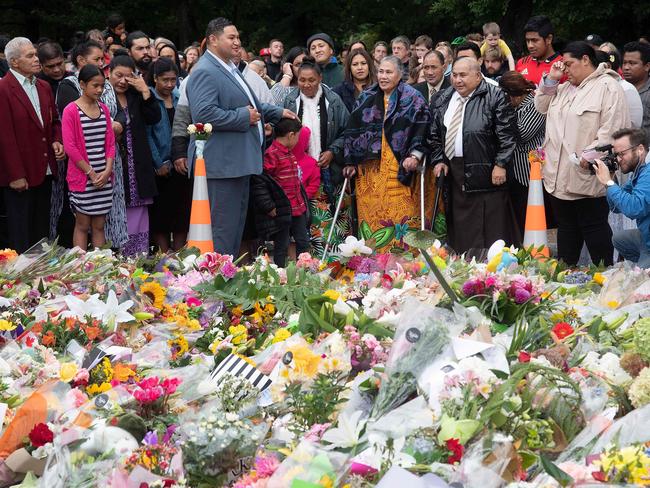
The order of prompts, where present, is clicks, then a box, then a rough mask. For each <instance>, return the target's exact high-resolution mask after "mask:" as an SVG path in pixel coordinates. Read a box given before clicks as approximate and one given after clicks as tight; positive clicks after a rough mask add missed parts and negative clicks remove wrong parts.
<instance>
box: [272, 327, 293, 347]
mask: <svg viewBox="0 0 650 488" xmlns="http://www.w3.org/2000/svg"><path fill="white" fill-rule="evenodd" d="M289 337H291V332H289V331H288V330H287V329H278V330H277V331H276V333H275V335H274V336H273V344H276V343H278V342H282V341H286V340H287V339H288V338H289Z"/></svg>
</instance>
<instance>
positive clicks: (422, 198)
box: [420, 162, 427, 230]
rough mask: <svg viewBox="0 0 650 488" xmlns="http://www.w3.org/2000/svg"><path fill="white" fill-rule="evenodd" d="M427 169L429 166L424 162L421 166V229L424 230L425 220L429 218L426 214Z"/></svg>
mask: <svg viewBox="0 0 650 488" xmlns="http://www.w3.org/2000/svg"><path fill="white" fill-rule="evenodd" d="M426 169H427V167H426V165H425V164H424V162H423V163H422V167H421V168H420V230H424V221H425V220H426V218H427V217H426V215H425V214H424V173H425V172H426Z"/></svg>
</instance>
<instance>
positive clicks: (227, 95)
mask: <svg viewBox="0 0 650 488" xmlns="http://www.w3.org/2000/svg"><path fill="white" fill-rule="evenodd" d="M205 37H206V41H207V42H206V43H207V50H206V52H205V54H204V55H203V56H201V58H200V59H199V62H198V63H197V64H196V66H195V67H194V68H192V74H191V76H190V77H189V80H188V82H187V98H188V101H189V106H190V112H191V114H192V122H194V123H197V122H200V123H203V124H206V123H210V124H212V131H213V133H212V137H210V138H209V139H208V141H207V143H206V145H205V149H204V151H203V159H204V160H205V166H206V173H207V179H208V197H209V200H210V215H211V218H212V238H213V242H214V248H215V251H217V252H219V253H221V254H231V255H239V247H240V244H241V239H242V234H243V232H244V224H245V222H246V213H247V210H248V197H249V186H250V176H251V175H254V174H260V173H261V172H262V155H263V151H264V123H265V122H268V123H272V124H273V123H277V122H278V121H279V120H280V119H281V118H283V117H290V118H295V117H296V115H295V114H294V113H292V112H290V111H289V110H283V109H281V108H278V107H273V106H271V105H269V104H266V103H263V102H261V101H260V100H259V99H258V98H257V97H256V96H255V95H254V93H253V91H252V90H251V88H250V87H249V85H248V84H247V83H246V81H244V78H243V77H242V74H241V73H240V72H239V70H238V69H237V67H236V66H235V65H234V64H233V62H232V60H233V58H234V57H235V55H236V54H237V52H238V50H239V48H240V47H241V43H240V40H239V32H238V31H237V28H236V27H235V26H234V25H233V24H232V22H230V21H229V20H228V19H224V18H222V17H220V18H217V19H213V20H211V21H210V23H209V24H208V28H207V29H206V36H205ZM190 150H191V151H192V145H191V146H190Z"/></svg>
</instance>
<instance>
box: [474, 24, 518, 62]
mask: <svg viewBox="0 0 650 488" xmlns="http://www.w3.org/2000/svg"><path fill="white" fill-rule="evenodd" d="M483 35H484V36H485V42H484V43H483V45H482V46H481V55H482V56H484V55H485V51H486V50H487V49H488V48H489V47H498V48H499V49H500V50H501V52H502V53H503V55H504V56H505V57H506V59H507V60H508V69H509V70H510V71H513V70H514V69H515V58H513V57H512V51H511V50H510V48H509V47H508V45H507V44H506V42H505V41H504V40H503V39H501V28H500V27H499V24H497V23H496V22H488V23H487V24H484V25H483Z"/></svg>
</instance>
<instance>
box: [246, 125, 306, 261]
mask: <svg viewBox="0 0 650 488" xmlns="http://www.w3.org/2000/svg"><path fill="white" fill-rule="evenodd" d="M300 128H301V125H300V122H299V121H298V120H294V119H282V120H281V121H280V122H278V124H277V125H276V126H275V140H274V141H273V144H271V146H270V147H269V148H268V149H267V150H266V152H265V153H264V173H263V174H262V175H261V176H262V178H261V179H259V178H258V179H256V180H255V181H254V183H253V188H254V190H253V192H254V198H255V204H256V206H257V207H258V212H257V214H258V215H260V212H263V213H264V214H266V215H267V217H266V220H267V221H269V220H270V221H271V222H265V223H264V224H263V227H264V228H266V229H269V230H268V233H270V234H271V235H270V237H271V240H273V261H274V262H275V264H277V265H278V266H280V267H284V266H286V261H287V254H288V251H289V239H290V237H291V236H293V238H294V240H295V241H296V254H297V255H300V254H301V253H303V252H307V251H309V232H308V230H307V229H308V228H309V224H310V222H309V215H310V214H309V211H308V201H307V195H306V193H305V190H304V188H303V187H302V184H301V181H300V175H299V171H300V170H299V166H298V160H297V159H296V157H295V156H294V154H293V152H292V151H291V150H292V149H293V148H294V147H295V146H296V144H297V143H298V139H299V134H300ZM287 214H288V215H287ZM269 217H270V219H269ZM287 217H289V218H287ZM285 222H286V223H285ZM273 224H275V225H273Z"/></svg>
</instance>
